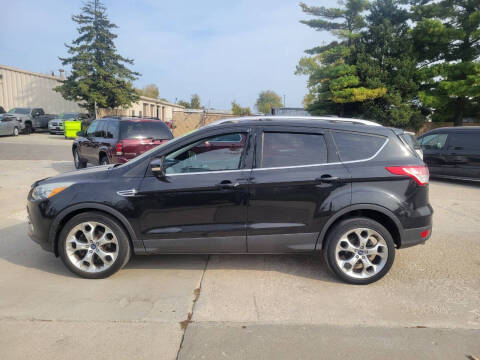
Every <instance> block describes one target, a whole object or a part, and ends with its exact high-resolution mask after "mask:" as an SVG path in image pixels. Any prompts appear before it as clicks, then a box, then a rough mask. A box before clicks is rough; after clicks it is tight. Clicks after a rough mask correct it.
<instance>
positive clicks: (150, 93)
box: [141, 84, 160, 99]
mask: <svg viewBox="0 0 480 360" xmlns="http://www.w3.org/2000/svg"><path fill="white" fill-rule="evenodd" d="M141 92H142V95H143V96H147V97H149V98H152V99H158V96H159V95H160V92H159V90H158V86H157V85H155V84H148V85H145V86H144V87H143V88H142V90H141Z"/></svg>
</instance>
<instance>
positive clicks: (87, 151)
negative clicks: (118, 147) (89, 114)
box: [78, 120, 99, 163]
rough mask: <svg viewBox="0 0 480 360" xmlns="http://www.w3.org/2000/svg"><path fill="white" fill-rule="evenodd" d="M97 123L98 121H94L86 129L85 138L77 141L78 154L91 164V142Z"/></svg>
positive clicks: (93, 138)
mask: <svg viewBox="0 0 480 360" xmlns="http://www.w3.org/2000/svg"><path fill="white" fill-rule="evenodd" d="M98 123H99V120H94V121H93V122H92V123H91V124H90V126H89V127H88V129H87V132H86V134H85V136H84V137H81V138H79V139H78V144H79V150H80V151H79V154H80V156H81V158H82V159H85V160H87V161H88V162H90V163H92V160H93V142H94V140H95V132H96V130H97V125H98Z"/></svg>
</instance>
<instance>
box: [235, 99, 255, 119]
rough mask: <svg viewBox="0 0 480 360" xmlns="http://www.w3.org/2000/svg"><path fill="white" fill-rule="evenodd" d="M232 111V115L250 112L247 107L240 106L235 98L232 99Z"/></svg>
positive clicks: (242, 114) (248, 113)
mask: <svg viewBox="0 0 480 360" xmlns="http://www.w3.org/2000/svg"><path fill="white" fill-rule="evenodd" d="M232 112H233V114H234V115H240V116H244V115H250V114H251V113H252V111H251V110H250V108H249V107H241V106H240V105H238V104H237V102H236V101H235V100H233V101H232Z"/></svg>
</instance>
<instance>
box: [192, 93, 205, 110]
mask: <svg viewBox="0 0 480 360" xmlns="http://www.w3.org/2000/svg"><path fill="white" fill-rule="evenodd" d="M190 109H203V107H202V105H201V103H200V96H199V95H198V94H193V95H192V97H191V99H190Z"/></svg>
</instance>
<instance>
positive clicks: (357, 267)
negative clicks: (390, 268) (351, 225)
mask: <svg viewBox="0 0 480 360" xmlns="http://www.w3.org/2000/svg"><path fill="white" fill-rule="evenodd" d="M387 259H388V247H387V243H386V241H385V239H384V238H383V236H381V235H380V234H379V233H378V232H377V231H375V230H372V229H368V228H355V229H352V230H349V231H348V232H346V233H345V234H343V235H342V237H341V238H340V241H338V243H337V246H336V247H335V261H336V263H337V265H338V268H339V269H340V270H341V271H342V272H343V273H344V274H345V275H347V276H350V277H352V278H356V279H367V278H370V277H372V276H374V275H376V274H378V273H379V272H380V271H381V270H382V269H383V268H384V267H385V264H386V262H387Z"/></svg>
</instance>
